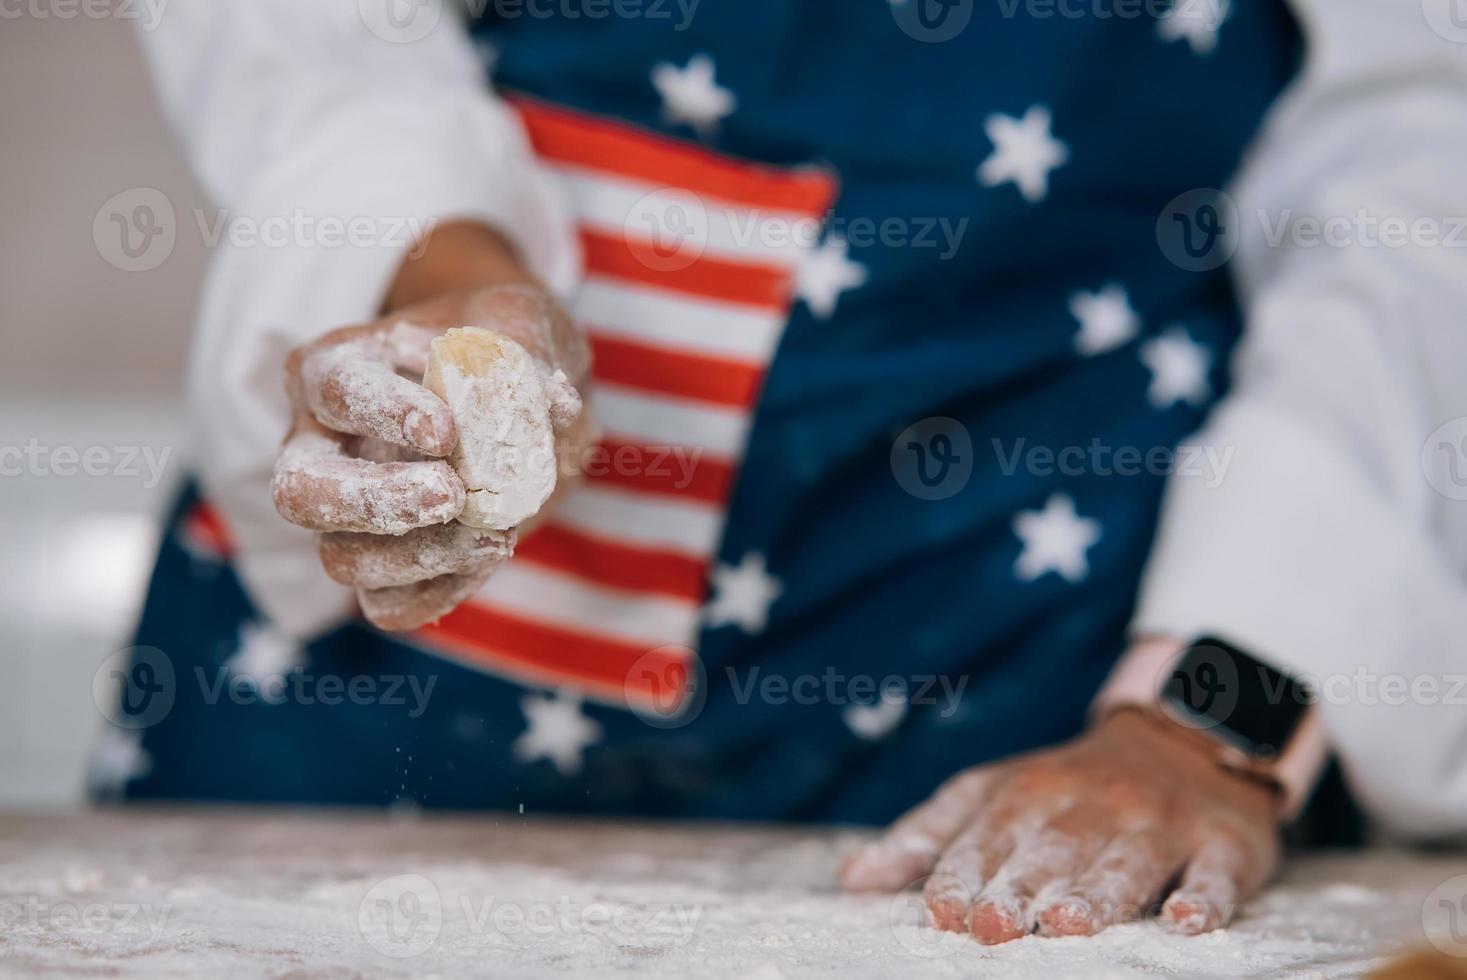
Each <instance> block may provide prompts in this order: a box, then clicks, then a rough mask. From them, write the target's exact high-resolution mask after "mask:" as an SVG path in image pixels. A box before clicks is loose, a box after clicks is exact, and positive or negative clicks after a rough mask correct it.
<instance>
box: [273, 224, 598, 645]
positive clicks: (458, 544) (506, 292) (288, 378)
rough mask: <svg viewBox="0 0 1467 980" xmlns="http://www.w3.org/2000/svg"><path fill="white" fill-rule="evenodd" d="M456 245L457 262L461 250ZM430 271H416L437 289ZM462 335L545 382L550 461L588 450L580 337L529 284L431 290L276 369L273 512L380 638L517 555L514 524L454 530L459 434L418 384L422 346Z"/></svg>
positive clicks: (424, 619) (584, 351) (418, 621)
mask: <svg viewBox="0 0 1467 980" xmlns="http://www.w3.org/2000/svg"><path fill="white" fill-rule="evenodd" d="M473 234H475V235H478V234H479V233H478V232H477V231H474V232H473ZM454 244H455V246H456V248H455V259H454V260H455V261H458V257H459V256H461V255H462V254H463V252H464V249H463V242H455V243H454ZM438 271H439V273H440V274H439V275H438V276H437V277H435V276H432V275H429V273H428V272H425V271H424V270H423V269H422V268H421V267H420V268H419V269H418V270H416V274H417V275H418V276H419V278H423V277H424V276H427V277H428V278H429V279H434V280H435V285H436V284H437V281H438V280H439V279H441V278H442V276H441V268H440V270H438ZM450 281H451V280H450ZM399 292H400V291H399ZM462 326H475V327H481V328H484V329H487V330H492V331H494V332H495V333H498V334H500V335H502V336H505V337H509V338H510V339H512V340H514V341H515V342H516V343H517V344H518V345H519V346H520V347H523V348H524V350H525V351H526V352H527V353H528V354H529V355H530V358H531V360H532V362H533V365H534V370H536V371H537V372H541V373H543V375H544V379H545V381H544V383H545V387H546V390H548V391H551V392H553V393H554V397H553V398H552V399H551V401H550V404H549V405H548V406H547V414H548V416H549V418H548V419H547V420H546V424H547V426H548V427H549V428H551V429H552V430H553V431H554V433H555V438H556V441H557V443H558V444H559V445H558V447H557V452H556V458H557V459H559V458H566V456H567V452H568V451H569V452H573V448H574V446H575V445H577V444H585V443H587V442H589V440H590V439H591V426H590V423H589V420H587V419H585V418H584V417H583V415H582V413H581V412H580V398H579V394H578V392H579V391H580V390H582V388H583V386H584V384H585V381H586V378H587V376H588V374H589V369H590V356H589V352H588V348H587V345H586V342H585V339H584V337H583V336H582V335H581V334H580V333H579V331H578V330H577V329H576V328H575V326H574V324H573V323H572V322H571V320H570V318H569V317H568V316H567V315H566V314H565V312H564V311H563V310H562V309H561V308H560V306H559V304H557V303H556V302H555V300H554V299H553V298H552V297H551V296H550V295H549V293H547V292H546V291H545V290H544V289H543V288H541V287H539V286H538V285H535V284H533V283H531V282H528V281H510V282H506V283H504V284H500V285H493V286H489V287H486V288H471V289H458V290H451V291H447V292H442V293H438V294H436V295H434V296H433V297H432V298H430V299H428V300H426V301H423V302H414V303H411V304H409V305H404V306H403V307H402V308H400V309H396V310H395V311H394V312H392V313H391V314H390V315H388V316H386V317H384V318H383V319H381V320H378V321H377V322H375V323H370V324H365V325H362V326H355V327H345V328H342V329H339V330H334V331H332V332H330V333H328V334H326V335H325V336H323V337H321V338H320V339H319V340H316V341H314V342H313V343H310V344H307V345H304V346H302V347H299V348H297V349H296V350H294V351H292V352H291V354H290V356H289V358H288V359H287V362H286V370H285V386H286V391H287V393H288V394H289V396H290V401H291V406H292V410H293V423H292V428H291V432H290V435H289V436H288V437H287V439H286V442H285V446H284V448H283V449H282V451H281V453H280V457H279V459H278V460H277V462H276V468H275V478H274V483H273V491H274V497H275V506H276V508H277V509H278V510H279V511H280V513H281V515H282V516H284V517H285V518H286V519H287V520H289V521H291V522H293V523H295V524H299V525H301V526H302V527H306V528H309V529H311V530H313V531H318V532H320V535H319V537H318V545H319V551H320V555H321V561H322V563H323V565H324V566H325V568H326V571H327V573H328V574H330V575H331V577H332V578H334V579H335V580H336V581H338V582H342V583H343V584H346V585H350V586H352V587H353V588H355V589H356V592H357V597H358V600H359V602H360V604H361V607H362V611H363V613H364V614H365V615H366V616H367V618H368V619H369V620H371V621H372V622H373V623H374V624H376V625H377V626H379V627H381V628H383V629H389V630H407V629H414V628H416V627H418V626H421V625H423V624H424V623H428V622H432V621H433V620H435V619H438V618H439V617H441V616H443V615H444V614H445V613H447V612H449V611H450V610H452V609H453V608H454V607H455V606H457V605H458V604H459V603H461V602H463V601H464V600H465V599H467V598H468V597H469V596H470V595H472V594H473V593H474V592H475V591H476V590H477V589H478V588H479V587H480V586H481V585H482V584H483V583H484V582H485V581H486V580H487V579H488V578H489V575H490V574H491V573H492V572H493V570H494V568H495V567H496V566H497V565H498V564H499V563H500V562H502V561H503V560H504V559H505V558H506V557H507V556H508V555H509V554H510V553H511V552H512V551H513V549H514V542H515V535H516V530H517V529H516V528H499V529H480V528H470V527H465V526H463V525H462V524H459V523H457V519H458V517H459V516H460V515H461V514H462V513H463V511H464V505H465V500H466V489H465V486H464V483H463V480H462V479H461V478H460V477H459V475H458V473H456V472H455V471H454V469H453V467H452V466H450V464H449V462H448V458H449V457H450V455H451V454H453V453H454V450H455V448H456V447H457V445H458V442H459V430H458V427H457V426H456V425H455V422H454V418H453V415H452V413H451V412H450V410H449V408H448V406H447V405H445V404H444V402H443V401H442V400H441V399H440V398H438V396H436V395H435V394H433V393H432V392H431V391H429V390H428V389H427V388H425V387H423V386H422V385H421V384H419V383H418V382H419V381H420V380H421V379H422V377H423V373H424V370H425V368H426V366H427V363H428V352H429V346H430V344H431V342H432V340H433V338H435V337H437V336H439V335H440V334H442V333H443V332H444V331H446V330H448V329H450V328H453V327H462ZM548 465H552V466H553V465H555V463H554V461H553V460H552V461H549V463H548ZM561 482H562V485H563V483H564V481H563V480H562V481H561Z"/></svg>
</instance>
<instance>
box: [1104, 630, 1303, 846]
mask: <svg viewBox="0 0 1467 980" xmlns="http://www.w3.org/2000/svg"><path fill="white" fill-rule="evenodd" d="M1186 648H1187V644H1186V643H1184V642H1182V641H1180V640H1175V639H1172V638H1170V637H1147V638H1144V639H1140V640H1137V641H1136V642H1134V643H1133V644H1132V645H1131V647H1130V648H1129V649H1128V650H1127V651H1126V652H1125V653H1124V654H1123V655H1122V656H1121V659H1120V660H1118V661H1117V662H1116V665H1115V667H1114V668H1112V670H1111V673H1110V676H1109V677H1108V678H1106V681H1105V683H1104V684H1103V685H1101V688H1100V692H1099V693H1098V694H1097V695H1096V696H1095V701H1094V702H1093V703H1092V704H1091V706H1090V715H1091V718H1092V720H1099V719H1101V718H1104V717H1106V716H1107V715H1109V714H1110V713H1111V712H1113V711H1116V710H1118V709H1120V708H1140V709H1142V710H1143V711H1147V712H1150V713H1153V714H1166V713H1165V712H1164V711H1163V710H1162V708H1161V701H1160V698H1159V697H1158V694H1159V693H1160V691H1161V687H1162V683H1163V682H1164V681H1165V680H1166V677H1167V674H1168V672H1169V671H1170V670H1171V667H1172V664H1173V663H1174V662H1175V661H1176V659H1177V655H1178V654H1180V653H1181V652H1182V651H1183V650H1185V649H1186ZM1218 745H1219V753H1218V759H1219V761H1220V762H1221V763H1222V764H1223V765H1229V755H1230V754H1231V755H1234V756H1236V755H1239V753H1237V752H1236V750H1231V753H1230V752H1229V747H1228V746H1225V745H1224V744H1223V743H1222V742H1221V741H1219V742H1218ZM1328 757H1329V744H1328V740H1327V739H1326V738H1325V732H1324V726H1323V724H1322V723H1321V722H1320V717H1319V709H1318V708H1317V707H1311V708H1310V709H1309V710H1308V711H1307V712H1305V714H1304V717H1303V719H1302V720H1301V721H1300V723H1299V725H1298V727H1297V728H1296V729H1295V730H1294V734H1293V735H1292V736H1291V737H1290V738H1289V742H1288V744H1287V745H1285V746H1284V747H1283V750H1282V751H1281V752H1280V753H1279V756H1278V758H1276V759H1274V760H1273V761H1272V762H1270V763H1268V764H1267V765H1266V766H1265V767H1264V768H1265V771H1266V772H1267V775H1268V777H1269V779H1270V780H1272V781H1274V782H1275V783H1277V784H1278V786H1279V789H1280V790H1281V792H1282V798H1281V800H1280V814H1279V815H1280V817H1281V818H1282V819H1283V820H1285V821H1289V820H1293V819H1294V818H1295V817H1297V816H1298V815H1299V812H1300V811H1301V810H1303V809H1304V804H1305V803H1307V802H1308V800H1309V795H1310V793H1311V792H1313V790H1314V784H1315V783H1316V782H1318V781H1319V777H1320V775H1321V774H1322V773H1323V772H1324V767H1325V763H1326V761H1327V760H1328ZM1254 768H1257V767H1256V766H1255V767H1254Z"/></svg>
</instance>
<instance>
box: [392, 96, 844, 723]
mask: <svg viewBox="0 0 1467 980" xmlns="http://www.w3.org/2000/svg"><path fill="white" fill-rule="evenodd" d="M514 104H515V106H516V108H517V109H518V111H519V112H520V114H521V117H522V118H523V120H524V123H525V126H526V129H527V130H528V132H529V135H530V138H531V141H532V143H533V144H534V147H535V150H536V152H537V154H538V155H539V157H540V159H541V161H542V162H543V163H545V164H546V165H547V166H548V167H549V168H550V169H551V170H552V171H553V172H554V173H555V174H556V175H557V176H558V177H559V178H560V179H562V180H563V181H564V183H565V186H566V187H567V189H568V191H569V193H570V195H571V197H572V199H573V200H574V202H575V205H576V208H577V217H578V220H579V222H580V233H581V240H582V244H583V248H584V252H585V267H586V275H585V281H584V286H583V288H582V289H581V291H580V293H579V295H578V297H577V298H576V300H575V301H574V303H573V307H572V313H573V314H574V315H575V316H576V318H577V319H578V320H579V321H580V323H581V324H582V325H583V326H584V328H585V330H586V332H587V333H588V334H589V336H590V340H591V345H592V349H593V353H594V355H595V366H594V369H593V375H594V379H593V385H592V392H591V402H590V404H591V410H592V411H593V412H594V413H595V415H596V418H597V420H598V422H599V423H600V424H601V427H602V428H603V430H604V431H605V438H604V439H603V441H602V447H603V449H604V450H605V451H606V453H608V454H610V455H609V457H608V456H606V455H603V457H602V458H603V459H606V458H610V459H612V460H617V461H620V462H619V465H616V466H611V467H598V468H597V469H596V470H595V471H593V472H588V474H587V478H586V480H585V481H584V482H583V483H582V484H581V485H580V486H579V487H578V488H577V489H576V490H574V491H573V492H572V493H571V494H569V495H568V496H567V497H566V498H565V499H564V500H563V501H561V502H560V506H558V507H557V508H556V510H555V512H554V514H552V515H551V516H550V518H549V519H548V521H547V522H546V523H545V524H544V525H542V526H541V527H540V528H539V529H537V530H536V531H535V532H534V533H533V534H530V535H527V536H525V537H524V538H522V539H521V542H520V546H519V549H518V551H517V552H516V554H515V557H514V559H513V560H512V561H510V562H508V563H507V564H506V565H505V566H503V567H502V568H500V569H499V570H498V571H497V572H496V573H495V575H494V577H493V578H492V579H491V580H490V581H489V583H488V584H487V585H486V586H485V587H484V589H483V590H482V591H481V592H480V593H479V594H478V595H477V596H476V597H475V598H473V599H472V600H470V601H469V602H467V603H465V604H464V605H463V606H462V607H460V608H459V609H458V610H457V611H455V612H454V613H452V614H450V615H448V616H447V617H445V618H444V619H443V620H442V621H440V622H439V623H437V624H434V625H432V626H429V627H426V628H424V629H422V630H420V631H419V632H418V633H417V634H415V635H414V640H415V642H417V643H419V644H420V645H422V646H425V647H427V648H428V649H431V650H433V651H436V652H441V653H443V654H445V655H447V656H450V657H453V658H454V659H456V660H459V661H462V662H464V663H467V664H469V665H471V666H474V667H478V668H480V669H484V670H489V671H492V672H495V673H500V674H505V675H509V676H512V677H514V678H516V679H517V680H520V681H523V682H528V683H535V684H545V685H554V686H568V687H573V688H576V689H577V690H579V691H582V692H584V693H585V694H586V695H587V696H589V697H593V698H596V699H598V700H603V701H606V702H609V703H613V704H626V703H628V702H629V701H630V702H632V703H635V702H637V701H638V700H639V699H646V700H649V701H651V700H656V699H662V698H665V697H666V691H665V690H664V691H659V690H658V689H657V685H658V680H657V678H658V677H660V676H663V672H662V671H659V670H656V669H651V670H648V669H644V668H646V667H648V665H649V664H653V665H655V664H658V663H660V662H662V661H666V663H667V665H669V666H676V665H677V664H678V663H679V662H680V661H685V660H686V659H687V658H688V657H690V656H691V650H692V647H693V646H694V644H695V643H696V640H697V635H698V627H699V619H700V615H701V609H702V605H703V601H704V592H705V588H706V582H707V578H708V572H709V566H710V564H711V563H712V561H713V560H714V558H715V557H716V555H717V552H718V547H719V543H720V539H721V537H722V533H723V525H724V518H725V514H726V512H727V508H728V504H729V500H730V496H731V494H732V492H733V487H734V480H735V477H736V475H737V472H738V467H739V463H740V460H741V459H742V457H743V453H744V448H745V443H746V440H747V436H748V431H749V426H750V422H751V420H752V418H753V413H754V409H755V406H756V403H757V400H758V397H759V391H760V387H761V385H762V382H763V379H764V375H765V372H766V370H767V369H768V366H769V363H770V361H771V359H772V358H773V357H774V353H775V349H776V347H777V346H778V344H779V340H780V337H781V335H782V334H783V332H784V328H785V324H786V323H787V321H788V318H789V311H790V306H791V303H792V302H793V295H794V282H795V275H796V271H797V268H798V264H799V261H800V257H801V254H802V252H803V250H804V249H805V248H806V247H808V245H809V244H811V242H810V238H811V235H810V234H808V230H809V229H811V228H816V229H818V227H819V223H820V221H821V220H822V219H823V216H824V215H825V213H826V211H827V209H828V208H829V207H830V205H831V203H832V201H833V199H834V197H835V191H836V185H835V180H834V178H833V176H832V175H831V174H830V173H828V172H826V171H823V170H815V169H799V170H790V169H778V168H772V167H768V166H764V165H761V164H755V163H750V162H747V161H743V160H737V159H733V158H730V157H727V156H723V155H719V154H716V153H712V152H710V151H708V150H706V149H704V148H702V147H698V146H695V145H692V144H688V143H684V142H680V141H677V140H673V139H670V138H667V137H664V136H661V135H658V134H655V133H651V132H648V131H645V130H642V129H639V128H635V127H632V126H628V125H626V124H623V123H620V122H616V121H611V120H606V119H601V118H597V117H592V116H587V115H584V114H581V113H576V112H571V111H567V110H565V109H562V108H557V107H552V106H548V105H545V104H543V103H538V102H533V101H528V100H517V101H516V102H515V103H514ZM644 229H645V231H644ZM792 230H793V231H794V232H795V233H793V234H792V233H791V232H792ZM801 231H804V232H805V233H803V234H802V233H800V232H801ZM669 238H670V239H671V243H670V244H669ZM634 665H638V667H639V669H638V670H637V671H635V674H636V676H630V675H631V674H632V673H633V671H632V668H633V666H634Z"/></svg>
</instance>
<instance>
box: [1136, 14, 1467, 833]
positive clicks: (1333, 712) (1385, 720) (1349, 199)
mask: <svg viewBox="0 0 1467 980" xmlns="http://www.w3.org/2000/svg"><path fill="white" fill-rule="evenodd" d="M1451 3H1452V0H1427V2H1426V4H1425V5H1424V8H1423V4H1420V3H1409V4H1407V3H1401V2H1400V0H1293V7H1294V8H1295V12H1296V14H1297V16H1298V17H1299V18H1300V20H1301V23H1302V27H1303V29H1304V36H1305V42H1306V46H1307V47H1306V62H1305V69H1304V73H1303V75H1302V76H1301V78H1300V79H1299V80H1298V81H1297V82H1296V83H1295V84H1294V86H1293V87H1292V88H1291V90H1290V91H1289V92H1288V93H1287V94H1286V96H1285V98H1284V99H1283V100H1281V102H1280V104H1279V105H1278V106H1277V107H1276V109H1275V110H1274V111H1273V112H1272V113H1271V116H1270V119H1269V121H1268V123H1267V125H1266V127H1265V130H1264V132H1263V133H1262V134H1261V136H1260V138H1259V140H1258V142H1257V144H1256V145H1255V147H1254V148H1253V152H1252V153H1251V154H1250V157H1249V160H1248V162H1247V165H1246V166H1245V168H1244V172H1243V174H1242V175H1241V177H1240V180H1239V182H1238V183H1237V185H1236V187H1235V188H1234V193H1233V196H1234V198H1235V200H1236V203H1237V206H1238V209H1239V215H1240V218H1241V221H1242V225H1243V228H1242V238H1241V241H1240V244H1239V252H1238V254H1237V257H1236V260H1235V271H1236V273H1237V279H1238V284H1239V287H1240V292H1241V296H1242V299H1243V304H1244V310H1245V312H1246V331H1245V336H1244V341H1243V344H1242V346H1241V348H1240V350H1239V353H1238V355H1237V359H1236V363H1235V367H1234V379H1235V387H1234V390H1233V391H1232V393H1231V394H1230V395H1229V396H1228V397H1227V398H1226V400H1225V401H1224V402H1223V403H1222V404H1221V405H1220V406H1219V407H1218V409H1217V411H1216V413H1215V414H1214V415H1213V416H1212V417H1211V419H1210V421H1209V422H1208V424H1207V426H1206V428H1205V429H1204V431H1203V432H1202V433H1200V434H1199V435H1198V436H1197V437H1196V441H1197V442H1199V443H1201V444H1203V445H1210V446H1216V447H1218V448H1219V450H1221V451H1223V452H1226V451H1232V453H1233V456H1232V459H1231V465H1230V467H1229V468H1228V470H1227V471H1226V473H1225V475H1224V477H1223V479H1222V482H1221V485H1219V486H1216V487H1215V488H1209V487H1208V486H1206V485H1205V483H1206V481H1203V480H1201V479H1196V478H1189V477H1185V476H1180V475H1177V476H1174V477H1173V478H1172V482H1171V485H1170V486H1169V488H1168V493H1167V499H1166V504H1165V508H1164V512H1163V521H1162V527H1161V531H1160V534H1159V537H1158V539H1157V543H1156V547H1155V550H1154V552H1153V554H1152V557H1151V559H1150V563H1149V566H1148V569H1147V573H1146V577H1145V580H1144V583H1143V588H1142V593H1141V598H1140V606H1139V610H1138V614H1137V617H1136V621H1135V624H1134V625H1135V629H1136V631H1138V632H1141V633H1163V634H1172V635H1178V636H1187V635H1192V634H1196V633H1200V632H1214V633H1217V634H1219V635H1221V636H1224V637H1227V638H1229V639H1232V640H1234V641H1235V642H1237V643H1238V644H1239V645H1241V646H1243V647H1245V648H1248V649H1250V650H1252V651H1254V652H1255V653H1257V654H1260V655H1266V656H1268V657H1269V658H1270V659H1272V660H1274V661H1275V662H1276V663H1277V664H1278V665H1279V666H1281V667H1284V668H1287V669H1290V670H1292V671H1294V672H1296V673H1298V674H1301V675H1304V676H1306V677H1308V678H1311V679H1312V680H1314V681H1315V682H1316V684H1317V686H1318V688H1319V692H1320V697H1321V704H1322V708H1321V712H1322V719H1323V721H1324V724H1325V727H1326V729H1327V731H1328V734H1329V737H1330V740H1331V742H1332V744H1333V746H1334V748H1335V750H1336V751H1337V753H1338V754H1339V756H1340V759H1341V761H1342V764H1343V766H1344V769H1345V772H1346V776H1347V778H1348V780H1349V782H1350V784H1351V785H1352V787H1353V789H1354V791H1355V792H1356V794H1357V796H1358V798H1359V799H1360V800H1361V801H1362V803H1363V804H1364V805H1365V806H1366V808H1367V809H1368V810H1369V811H1370V812H1371V813H1372V815H1373V816H1375V817H1376V818H1377V819H1378V821H1379V822H1380V823H1381V824H1383V825H1384V826H1385V827H1386V828H1387V829H1390V830H1394V831H1397V832H1401V833H1406V834H1412V835H1421V836H1436V835H1449V834H1456V833H1461V832H1463V831H1467V751H1464V749H1467V685H1464V683H1463V678H1464V677H1467V656H1464V655H1463V651H1464V649H1467V580H1464V573H1467V166H1464V165H1463V161H1464V160H1467V125H1464V124H1463V120H1467V24H1464V25H1462V26H1460V27H1458V26H1454V23H1453V21H1452V20H1451V18H1450V16H1449V15H1448V7H1449V5H1450V4H1451ZM1423 9H1424V13H1425V16H1423ZM1222 39H1223V43H1227V33H1226V28H1224V31H1223V34H1222ZM1311 219H1317V220H1318V221H1321V222H1325V219H1329V221H1328V222H1326V223H1325V224H1324V225H1322V226H1315V225H1314V224H1312V223H1311ZM1454 420H1455V421H1454ZM1443 425H1445V426H1446V428H1444V429H1443V428H1439V427H1442V426H1443Z"/></svg>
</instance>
